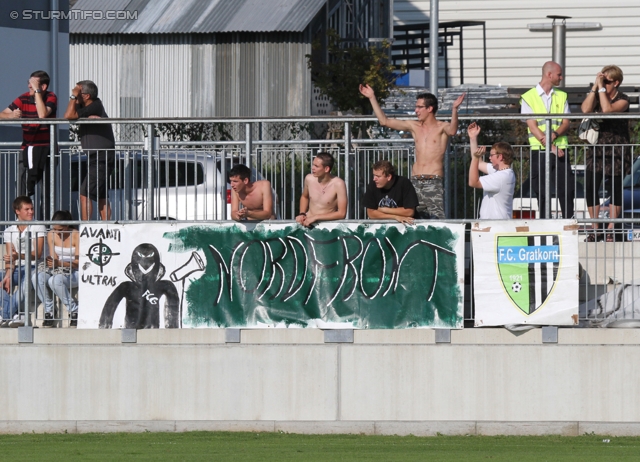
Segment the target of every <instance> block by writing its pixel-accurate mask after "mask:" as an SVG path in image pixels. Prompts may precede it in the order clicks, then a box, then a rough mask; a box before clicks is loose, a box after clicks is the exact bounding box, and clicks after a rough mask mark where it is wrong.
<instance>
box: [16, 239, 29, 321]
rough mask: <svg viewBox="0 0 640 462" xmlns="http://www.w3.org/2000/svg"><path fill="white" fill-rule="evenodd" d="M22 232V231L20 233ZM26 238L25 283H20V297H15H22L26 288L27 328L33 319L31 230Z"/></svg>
mask: <svg viewBox="0 0 640 462" xmlns="http://www.w3.org/2000/svg"><path fill="white" fill-rule="evenodd" d="M18 232H20V231H18ZM25 237H26V242H25V245H26V249H25V251H24V260H25V261H24V265H25V266H24V279H25V280H24V281H19V284H18V295H15V296H17V297H19V296H20V288H22V287H24V289H25V294H24V325H25V326H26V327H28V326H29V325H30V323H31V319H30V316H29V305H30V304H31V300H30V299H31V296H30V292H31V231H29V228H27V230H26V231H25ZM18 316H20V310H18Z"/></svg>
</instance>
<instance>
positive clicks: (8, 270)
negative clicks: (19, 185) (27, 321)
mask: <svg viewBox="0 0 640 462" xmlns="http://www.w3.org/2000/svg"><path fill="white" fill-rule="evenodd" d="M13 210H14V212H15V213H16V217H17V218H18V221H19V222H25V221H31V220H33V202H32V201H31V199H30V198H29V197H28V196H19V197H16V199H15V200H14V201H13ZM27 231H30V232H31V238H32V241H31V269H32V271H33V270H35V266H36V263H37V260H38V258H40V257H41V256H42V251H43V249H44V236H45V234H46V233H47V228H45V227H44V226H42V225H27V224H18V225H12V226H9V227H7V229H5V230H4V245H5V251H4V257H3V260H4V271H0V277H1V278H2V288H3V289H4V292H2V322H1V323H0V327H20V326H24V300H25V294H26V291H27V290H29V286H30V284H29V283H28V281H27V278H26V255H25V252H26V248H27V242H26V237H27V234H26V233H27ZM16 286H18V290H17V291H15V292H14V287H16ZM20 306H22V311H23V313H22V314H19V313H18V308H19V307H20Z"/></svg>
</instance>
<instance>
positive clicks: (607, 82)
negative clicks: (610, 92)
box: [602, 79, 613, 85]
mask: <svg viewBox="0 0 640 462" xmlns="http://www.w3.org/2000/svg"><path fill="white" fill-rule="evenodd" d="M602 82H603V83H604V84H605V85H610V84H612V83H613V80H608V79H603V80H602Z"/></svg>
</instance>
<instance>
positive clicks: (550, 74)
mask: <svg viewBox="0 0 640 462" xmlns="http://www.w3.org/2000/svg"><path fill="white" fill-rule="evenodd" d="M561 81H562V67H561V66H560V65H559V64H558V63H555V62H553V61H548V62H546V63H544V66H542V78H541V80H540V83H539V84H538V85H536V86H535V87H534V88H532V89H531V90H529V91H527V92H526V93H525V94H523V95H522V99H521V100H520V104H521V109H520V112H521V113H522V114H567V113H570V112H571V111H570V110H569V103H568V102H567V94H566V93H565V92H564V91H562V90H558V89H557V88H554V87H556V86H558V85H559V84H560V82H561ZM526 123H527V128H528V132H529V144H530V145H531V175H530V176H529V179H530V183H531V186H532V188H533V190H534V192H535V193H536V197H537V198H538V210H539V211H540V215H539V217H540V218H546V206H545V205H546V204H545V156H546V144H547V133H546V129H547V125H546V120H545V119H527V120H526ZM551 130H552V132H551V143H552V146H550V153H551V158H550V159H549V165H550V169H549V177H550V178H551V186H550V191H551V195H552V197H557V198H558V199H559V200H560V208H561V209H562V217H563V218H573V214H574V210H573V208H574V204H573V200H574V196H575V179H574V175H573V171H572V170H571V161H570V159H569V156H568V155H565V150H566V149H567V147H568V144H569V143H568V139H567V132H568V131H569V119H562V118H557V119H552V120H551ZM554 184H555V188H554V187H553V185H554ZM554 189H555V191H554Z"/></svg>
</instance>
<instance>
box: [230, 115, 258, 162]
mask: <svg viewBox="0 0 640 462" xmlns="http://www.w3.org/2000/svg"><path fill="white" fill-rule="evenodd" d="M244 132H245V151H246V152H245V157H246V161H245V165H246V166H247V167H249V168H251V151H253V137H252V135H251V122H247V123H246V125H245V129H244ZM232 167H233V166H232Z"/></svg>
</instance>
